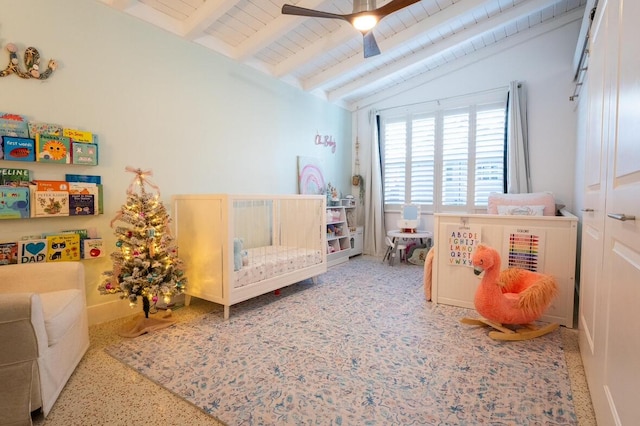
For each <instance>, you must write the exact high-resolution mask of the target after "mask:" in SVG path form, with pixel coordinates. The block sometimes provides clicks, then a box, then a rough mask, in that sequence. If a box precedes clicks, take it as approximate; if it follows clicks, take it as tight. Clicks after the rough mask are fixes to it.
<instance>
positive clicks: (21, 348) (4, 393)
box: [0, 293, 47, 425]
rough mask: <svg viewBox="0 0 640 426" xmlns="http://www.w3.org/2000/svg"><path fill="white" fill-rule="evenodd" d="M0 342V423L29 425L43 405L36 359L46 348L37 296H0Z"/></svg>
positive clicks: (29, 294)
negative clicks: (34, 411)
mask: <svg viewBox="0 0 640 426" xmlns="http://www.w3.org/2000/svg"><path fill="white" fill-rule="evenodd" d="M0 341H1V342H2V346H1V349H0V410H1V412H2V415H1V416H0V417H1V418H0V423H2V424H10V425H30V424H31V414H30V413H31V411H32V410H33V409H35V408H38V407H40V406H42V398H41V394H40V385H39V383H40V379H39V370H38V361H37V359H38V355H39V354H40V353H41V349H40V348H42V347H46V345H47V337H46V334H45V329H44V315H43V311H42V303H41V301H40V296H38V295H37V294H34V293H12V294H2V295H0ZM41 345H44V346H41Z"/></svg>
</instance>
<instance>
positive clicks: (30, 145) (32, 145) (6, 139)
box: [0, 136, 36, 161]
mask: <svg viewBox="0 0 640 426" xmlns="http://www.w3.org/2000/svg"><path fill="white" fill-rule="evenodd" d="M2 151H3V153H4V159H5V160H9V161H36V141H35V140H33V139H29V138H18V137H15V136H2ZM0 158H2V157H0Z"/></svg>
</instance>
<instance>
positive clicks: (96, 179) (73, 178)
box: [64, 174, 102, 184]
mask: <svg viewBox="0 0 640 426" xmlns="http://www.w3.org/2000/svg"><path fill="white" fill-rule="evenodd" d="M64 180H66V181H67V182H80V183H96V184H97V183H102V177H101V176H95V175H72V174H66V175H64Z"/></svg>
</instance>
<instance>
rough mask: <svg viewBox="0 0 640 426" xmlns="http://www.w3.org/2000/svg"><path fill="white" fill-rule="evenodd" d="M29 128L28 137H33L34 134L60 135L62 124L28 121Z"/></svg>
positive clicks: (34, 136)
mask: <svg viewBox="0 0 640 426" xmlns="http://www.w3.org/2000/svg"><path fill="white" fill-rule="evenodd" d="M27 127H28V128H29V137H30V138H33V139H35V138H36V135H38V134H40V135H55V136H62V126H60V125H58V124H51V123H37V122H33V121H30V122H29V123H28V124H27Z"/></svg>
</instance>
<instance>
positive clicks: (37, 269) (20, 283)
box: [0, 262, 86, 294]
mask: <svg viewBox="0 0 640 426" xmlns="http://www.w3.org/2000/svg"><path fill="white" fill-rule="evenodd" d="M26 268H28V269H26ZM25 271H26V272H25ZM0 278H1V279H2V285H0V294H1V293H20V292H33V293H43V292H47V291H58V290H67V289H73V288H77V289H80V290H82V292H83V293H85V292H86V288H85V282H84V265H83V264H82V263H81V262H57V263H55V268H52V263H51V262H48V263H46V262H45V263H32V264H29V265H28V266H26V265H25V264H18V265H5V266H2V269H0Z"/></svg>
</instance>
